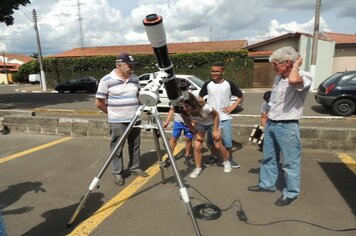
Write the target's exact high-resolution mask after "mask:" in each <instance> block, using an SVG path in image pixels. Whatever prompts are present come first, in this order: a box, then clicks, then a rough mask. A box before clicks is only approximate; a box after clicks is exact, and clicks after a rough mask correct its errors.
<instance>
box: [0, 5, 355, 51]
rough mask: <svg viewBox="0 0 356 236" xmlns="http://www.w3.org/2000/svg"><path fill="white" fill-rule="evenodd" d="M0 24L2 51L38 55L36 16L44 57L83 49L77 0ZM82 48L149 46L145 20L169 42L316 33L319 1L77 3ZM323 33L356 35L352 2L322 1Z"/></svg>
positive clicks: (29, 10) (19, 13)
mask: <svg viewBox="0 0 356 236" xmlns="http://www.w3.org/2000/svg"><path fill="white" fill-rule="evenodd" d="M31 2H32V3H31V4H30V5H27V6H26V7H21V10H19V11H16V13H15V14H14V17H15V23H14V25H13V26H6V25H5V24H3V23H2V24H0V32H1V34H0V46H5V50H6V51H8V52H12V53H22V54H26V55H31V54H32V53H33V52H37V49H36V38H35V31H34V29H33V27H32V23H31V21H30V19H29V18H31V17H32V9H36V11H37V13H38V20H39V22H38V24H39V28H40V31H39V32H40V38H41V46H42V53H43V55H50V54H55V53H60V52H63V51H66V50H70V49H72V48H78V47H81V46H82V43H81V37H80V30H79V29H80V24H79V20H78V7H77V0H31ZM79 2H80V13H81V18H82V20H81V26H82V29H83V30H82V31H83V39H84V40H83V45H84V46H88V47H95V46H112V45H126V44H130V45H132V44H148V40H147V37H146V33H145V29H144V27H143V25H142V19H143V18H144V17H145V16H146V15H147V14H151V13H157V14H159V15H162V16H163V19H164V24H165V29H166V33H167V42H172V43H173V42H193V41H194V42H198V41H210V40H213V41H217V40H236V39H246V40H248V41H249V44H251V43H255V42H258V41H261V40H264V39H268V38H271V37H275V36H278V35H281V34H284V33H287V32H296V31H298V32H305V33H312V32H313V25H314V14H315V3H316V0H298V1H294V0H293V1H292V0H290V1H286V0H85V1H84V0H79ZM321 2H322V7H321V14H320V15H321V19H320V31H328V32H336V33H346V34H354V33H356V27H355V25H356V14H355V12H356V4H355V2H354V0H340V1H334V0H322V1H321Z"/></svg>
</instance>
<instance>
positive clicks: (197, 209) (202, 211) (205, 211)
mask: <svg viewBox="0 0 356 236" xmlns="http://www.w3.org/2000/svg"><path fill="white" fill-rule="evenodd" d="M186 187H187V188H192V189H194V190H195V191H196V192H197V193H198V194H200V196H202V197H203V198H205V199H206V200H207V201H208V202H209V203H202V204H199V205H197V206H194V207H193V212H194V215H195V217H196V218H198V219H201V220H216V219H218V218H219V217H220V216H221V214H222V212H223V211H227V210H230V209H231V208H232V207H234V206H236V207H238V210H237V211H236V215H237V217H238V218H239V220H240V221H243V222H245V223H246V224H248V225H251V226H267V225H273V224H278V223H284V222H297V223H303V224H308V225H312V226H314V227H318V228H321V229H325V230H328V231H333V232H346V231H356V228H349V229H332V228H328V227H325V226H321V225H318V224H314V223H311V222H308V221H304V220H295V219H291V220H277V221H273V222H269V223H261V224H257V223H250V222H248V218H247V215H246V213H245V211H244V210H243V209H242V203H241V202H240V200H238V199H236V200H234V201H233V202H232V203H231V204H230V206H229V207H227V208H225V209H220V208H219V207H218V206H216V205H214V204H213V203H212V202H211V201H210V200H209V199H208V198H207V197H205V196H204V195H203V194H202V193H201V192H199V191H198V190H197V189H196V188H194V187H193V186H189V185H186ZM199 200H200V199H199ZM236 202H238V203H239V204H238V205H237V204H235V203H236Z"/></svg>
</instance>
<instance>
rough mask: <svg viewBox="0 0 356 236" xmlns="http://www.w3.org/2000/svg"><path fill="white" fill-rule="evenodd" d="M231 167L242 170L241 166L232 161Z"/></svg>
mask: <svg viewBox="0 0 356 236" xmlns="http://www.w3.org/2000/svg"><path fill="white" fill-rule="evenodd" d="M230 163H231V167H232V168H234V169H237V168H240V164H239V163H237V162H235V161H234V160H232V159H230Z"/></svg>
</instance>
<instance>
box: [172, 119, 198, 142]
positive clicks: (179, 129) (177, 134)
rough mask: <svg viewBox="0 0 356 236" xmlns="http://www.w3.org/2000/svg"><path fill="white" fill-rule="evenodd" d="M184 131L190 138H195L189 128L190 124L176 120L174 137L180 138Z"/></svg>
mask: <svg viewBox="0 0 356 236" xmlns="http://www.w3.org/2000/svg"><path fill="white" fill-rule="evenodd" d="M182 131H183V133H184V136H185V137H186V138H188V139H189V140H192V139H193V134H192V132H191V131H190V129H189V128H188V126H187V125H186V124H184V123H182V122H178V121H174V124H173V137H174V138H176V139H178V138H179V137H180V135H181V133H182Z"/></svg>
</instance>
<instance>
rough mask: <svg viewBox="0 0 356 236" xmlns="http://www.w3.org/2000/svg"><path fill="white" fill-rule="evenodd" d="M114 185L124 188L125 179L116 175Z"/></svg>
mask: <svg viewBox="0 0 356 236" xmlns="http://www.w3.org/2000/svg"><path fill="white" fill-rule="evenodd" d="M114 183H115V184H116V185H118V186H122V185H124V184H125V179H124V177H123V176H122V175H121V174H118V175H114Z"/></svg>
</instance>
